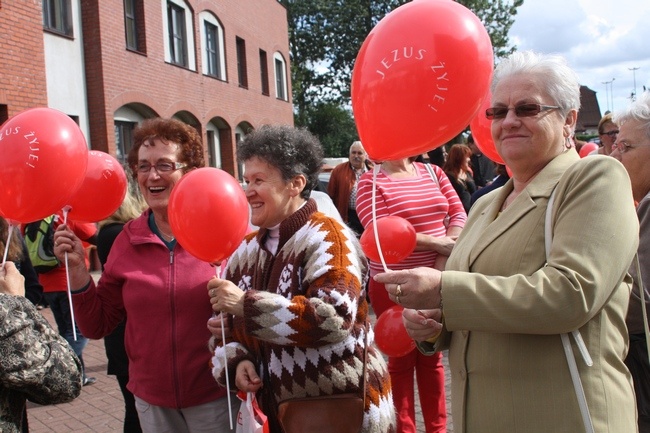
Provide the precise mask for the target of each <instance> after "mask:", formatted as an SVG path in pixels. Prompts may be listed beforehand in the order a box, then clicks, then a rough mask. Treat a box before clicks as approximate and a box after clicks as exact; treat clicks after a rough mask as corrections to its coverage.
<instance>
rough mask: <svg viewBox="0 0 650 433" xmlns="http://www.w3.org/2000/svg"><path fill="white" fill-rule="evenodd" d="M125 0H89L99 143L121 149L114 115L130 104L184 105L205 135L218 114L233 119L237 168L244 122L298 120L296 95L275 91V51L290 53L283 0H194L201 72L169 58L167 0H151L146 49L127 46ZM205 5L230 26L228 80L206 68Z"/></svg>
mask: <svg viewBox="0 0 650 433" xmlns="http://www.w3.org/2000/svg"><path fill="white" fill-rule="evenodd" d="M119 4H120V6H119V7H115V2H107V1H99V0H83V1H82V16H83V19H84V44H85V46H86V49H85V53H86V73H87V81H88V95H89V111H90V113H89V119H90V137H91V138H90V142H91V145H92V147H93V148H95V149H101V150H106V151H108V152H109V153H111V154H113V155H115V137H114V134H113V114H114V112H115V111H116V110H117V109H118V108H120V107H121V106H123V105H125V104H129V103H140V104H143V105H146V106H147V107H149V108H151V109H152V110H153V111H154V112H155V113H157V114H158V115H160V116H163V117H171V116H173V115H174V114H175V113H177V112H178V110H179V109H183V110H186V111H188V112H189V113H190V114H191V115H193V116H194V117H196V119H198V122H199V123H200V124H201V128H200V129H201V131H202V133H203V138H204V140H205V138H206V134H205V130H206V128H205V127H206V125H207V123H208V122H210V120H211V119H213V118H214V117H220V118H222V119H223V120H224V121H225V122H226V123H227V124H228V125H229V126H230V129H231V131H230V137H227V136H224V134H223V133H222V134H220V136H221V148H222V155H221V158H222V162H223V168H224V169H225V170H227V171H229V172H231V173H232V174H235V173H234V172H235V166H236V165H235V161H234V130H235V127H236V126H237V124H238V123H240V122H242V121H244V122H248V123H250V124H251V125H253V127H258V126H260V125H261V124H262V123H270V122H272V123H285V124H293V111H292V105H291V102H290V101H289V102H287V101H279V100H277V99H276V98H275V92H274V90H273V89H274V78H273V77H274V75H273V71H274V69H273V63H272V62H273V53H274V52H275V51H280V52H281V53H282V54H283V56H284V58H285V61H287V67H288V60H289V42H288V29H287V20H286V10H285V9H284V8H283V7H282V5H280V4H279V3H278V2H277V0H237V1H225V2H224V1H217V0H198V1H187V5H188V6H189V7H190V8H191V9H192V10H193V16H194V33H195V34H194V44H195V58H196V71H191V70H188V69H184V68H182V67H178V66H175V65H171V64H168V63H165V61H164V59H165V53H164V41H163V31H162V26H163V11H162V10H161V0H144V15H145V29H146V47H147V48H146V51H147V52H146V54H144V55H143V54H141V53H134V52H132V51H128V50H127V49H126V43H125V36H124V15H123V9H122V6H121V5H122V2H119ZM204 10H209V11H211V12H212V13H213V14H214V15H215V16H216V17H217V18H218V19H219V20H220V22H221V24H222V26H223V28H224V39H225V53H226V68H227V82H223V81H219V80H217V79H214V78H211V77H207V76H204V75H203V74H202V73H201V50H202V41H201V38H200V31H199V25H200V24H201V22H200V20H199V13H200V12H202V11H204ZM236 37H240V38H242V39H244V40H245V41H246V55H247V66H248V89H242V88H240V87H239V85H238V80H237V59H236V50H235V38H236ZM260 49H263V50H265V51H266V52H267V56H268V61H269V64H268V70H269V85H270V89H271V91H270V96H264V95H262V85H261V80H260V65H259V50H260ZM287 75H290V74H289V71H288V70H287ZM289 94H291V91H290V89H289ZM228 138H229V140H228Z"/></svg>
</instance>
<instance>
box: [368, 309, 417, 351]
mask: <svg viewBox="0 0 650 433" xmlns="http://www.w3.org/2000/svg"><path fill="white" fill-rule="evenodd" d="M403 310H404V308H403V307H402V306H401V305H393V306H392V307H390V308H389V309H388V310H386V311H384V312H383V313H381V314H380V315H379V317H378V318H377V323H376V324H375V344H377V347H378V348H379V350H381V351H382V353H383V354H384V355H387V356H394V357H399V356H404V355H407V354H408V353H409V352H411V351H412V350H413V349H415V341H413V339H412V338H411V337H410V336H409V335H408V333H407V332H406V328H405V327H404V322H402V311H403Z"/></svg>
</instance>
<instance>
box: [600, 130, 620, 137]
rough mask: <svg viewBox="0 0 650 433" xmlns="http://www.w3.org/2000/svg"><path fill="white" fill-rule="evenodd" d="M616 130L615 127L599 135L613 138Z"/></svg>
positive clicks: (616, 133) (616, 132)
mask: <svg viewBox="0 0 650 433" xmlns="http://www.w3.org/2000/svg"><path fill="white" fill-rule="evenodd" d="M618 132H619V131H618V129H615V130H613V131H608V132H603V133H602V134H600V135H609V136H610V137H611V138H614V137H616V136H617V135H618Z"/></svg>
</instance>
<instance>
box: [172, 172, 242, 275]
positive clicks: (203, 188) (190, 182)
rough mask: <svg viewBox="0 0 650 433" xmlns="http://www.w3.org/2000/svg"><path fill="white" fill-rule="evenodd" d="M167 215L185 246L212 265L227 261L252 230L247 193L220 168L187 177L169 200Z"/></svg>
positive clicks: (180, 241)
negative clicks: (249, 222)
mask: <svg viewBox="0 0 650 433" xmlns="http://www.w3.org/2000/svg"><path fill="white" fill-rule="evenodd" d="M167 213H168V216H169V224H170V225H171V228H172V232H173V233H174V236H175V237H176V239H177V240H178V242H179V243H180V244H181V246H182V247H183V248H185V249H186V250H187V251H189V252H190V254H192V255H193V256H194V257H196V258H198V259H200V260H203V261H205V262H209V263H217V262H221V261H222V260H225V259H227V258H228V257H229V256H230V255H231V254H232V253H233V252H234V251H235V249H236V248H237V247H238V246H239V244H240V243H241V242H242V240H243V239H244V235H245V234H246V233H247V232H248V228H249V224H248V219H249V218H248V201H247V200H246V194H245V193H244V189H243V188H242V186H241V185H240V184H239V182H237V180H236V179H235V178H234V177H232V176H231V175H230V174H228V173H226V172H225V171H223V170H220V169H218V168H212V167H205V168H199V169H196V170H193V171H191V172H189V173H187V174H186V175H184V176H183V177H182V178H181V180H180V181H178V183H176V185H175V186H174V189H173V190H172V192H171V195H170V196H169V207H168V209H167Z"/></svg>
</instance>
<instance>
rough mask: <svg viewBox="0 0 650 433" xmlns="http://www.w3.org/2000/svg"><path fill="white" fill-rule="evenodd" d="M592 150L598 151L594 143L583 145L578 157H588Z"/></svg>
mask: <svg viewBox="0 0 650 433" xmlns="http://www.w3.org/2000/svg"><path fill="white" fill-rule="evenodd" d="M594 150H598V145H597V144H596V143H591V142H589V143H585V144H583V145H582V147H581V148H580V152H578V155H580V158H584V157H585V156H588V155H589V154H590V153H591V152H593V151H594Z"/></svg>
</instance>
